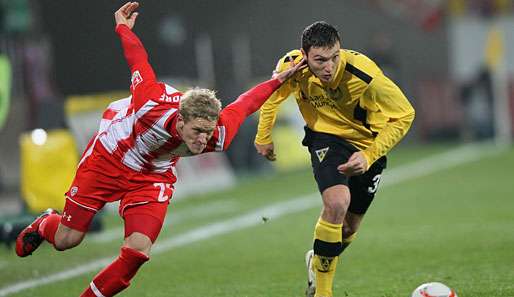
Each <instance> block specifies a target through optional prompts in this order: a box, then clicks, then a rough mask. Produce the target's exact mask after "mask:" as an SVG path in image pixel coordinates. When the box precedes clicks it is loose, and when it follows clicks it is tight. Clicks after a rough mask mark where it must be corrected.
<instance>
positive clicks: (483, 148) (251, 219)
mask: <svg viewBox="0 0 514 297" xmlns="http://www.w3.org/2000/svg"><path fill="white" fill-rule="evenodd" d="M500 151H501V149H498V148H496V147H493V146H490V145H476V144H475V145H465V146H462V147H459V148H457V149H454V150H450V151H447V152H444V153H442V154H438V155H435V156H432V157H428V158H426V159H423V160H421V161H418V162H414V163H412V164H407V165H403V166H399V167H397V168H395V169H391V170H389V171H388V173H387V176H388V178H387V182H385V183H384V185H383V186H384V187H387V186H392V185H395V184H398V183H401V182H404V181H407V180H410V179H414V178H419V177H422V176H426V175H430V174H432V173H435V172H437V171H440V170H444V169H448V168H451V167H455V166H458V165H460V164H464V163H467V162H472V161H475V160H479V159H481V158H483V157H484V156H487V155H492V154H494V153H499V152H500ZM318 196H319V194H318V193H313V194H309V195H305V196H302V197H300V198H297V199H293V200H289V201H285V202H280V203H275V204H272V205H269V206H267V207H263V208H259V209H257V210H254V211H252V212H250V213H247V214H245V215H241V216H238V217H235V218H232V219H229V220H224V221H219V222H215V223H212V224H209V225H207V226H202V227H199V228H196V229H193V230H191V231H188V232H185V233H183V234H179V235H177V236H174V237H172V238H168V239H165V240H162V241H161V242H158V243H157V244H156V245H155V246H154V247H153V248H152V254H153V255H158V254H161V253H164V252H167V251H168V250H170V249H173V248H176V247H180V246H184V245H186V244H191V243H193V242H198V241H201V240H205V239H208V238H212V237H215V236H219V235H223V234H227V233H230V232H234V231H237V230H241V229H244V228H249V227H253V226H256V225H258V224H262V216H263V215H264V216H266V217H270V218H279V217H281V216H284V215H288V214H291V213H297V212H301V211H304V210H307V209H310V208H313V207H319V206H321V201H320V199H317V197H318ZM115 257H117V255H115V256H112V257H106V258H102V259H99V260H96V261H93V262H90V263H88V264H84V265H82V266H80V267H77V268H73V269H69V270H66V271H62V272H59V273H55V274H51V275H48V276H45V277H41V278H36V279H31V280H26V281H22V282H19V283H16V284H14V285H11V286H7V287H4V288H2V289H0V296H7V295H9V294H13V293H17V292H20V291H23V290H26V289H30V288H34V287H38V286H42V285H46V284H50V283H54V282H58V281H61V280H65V279H70V278H73V277H76V276H79V275H82V274H86V273H89V272H92V271H95V270H98V269H100V268H103V267H104V266H106V265H107V264H109V263H110V262H111V261H112V260H113V259H114V258H115Z"/></svg>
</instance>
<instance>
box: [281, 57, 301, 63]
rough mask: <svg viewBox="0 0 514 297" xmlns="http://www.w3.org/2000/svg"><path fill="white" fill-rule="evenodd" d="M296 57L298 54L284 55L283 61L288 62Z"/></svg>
mask: <svg viewBox="0 0 514 297" xmlns="http://www.w3.org/2000/svg"><path fill="white" fill-rule="evenodd" d="M296 58H298V56H286V57H285V58H284V63H288V62H291V61H294V60H296Z"/></svg>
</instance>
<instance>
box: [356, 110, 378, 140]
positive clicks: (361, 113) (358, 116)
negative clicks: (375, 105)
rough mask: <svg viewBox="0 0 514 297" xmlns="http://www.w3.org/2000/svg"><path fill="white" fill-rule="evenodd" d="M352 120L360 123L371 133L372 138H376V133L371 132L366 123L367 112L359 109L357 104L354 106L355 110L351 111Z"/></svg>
mask: <svg viewBox="0 0 514 297" xmlns="http://www.w3.org/2000/svg"><path fill="white" fill-rule="evenodd" d="M353 118H354V119H356V120H359V121H361V122H362V125H363V126H364V127H366V129H368V130H369V131H370V132H371V135H373V138H375V137H377V135H378V133H377V132H375V131H373V130H371V126H370V124H369V123H368V122H367V118H368V111H367V110H365V109H364V108H362V107H360V105H359V104H358V103H357V105H355V109H354V110H353Z"/></svg>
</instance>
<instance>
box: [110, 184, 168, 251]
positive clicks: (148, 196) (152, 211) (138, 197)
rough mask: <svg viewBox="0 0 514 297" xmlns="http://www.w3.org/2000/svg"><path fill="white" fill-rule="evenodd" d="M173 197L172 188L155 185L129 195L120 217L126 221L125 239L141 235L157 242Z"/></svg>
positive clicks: (125, 198)
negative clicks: (134, 234) (136, 234)
mask: <svg viewBox="0 0 514 297" xmlns="http://www.w3.org/2000/svg"><path fill="white" fill-rule="evenodd" d="M171 195H172V190H171V187H170V188H168V187H165V186H163V187H160V186H157V187H155V186H154V184H153V183H148V185H147V186H144V187H141V188H139V189H138V190H136V191H131V192H130V193H127V195H126V196H125V197H124V198H123V199H122V201H121V203H120V215H121V216H122V217H123V220H124V221H125V238H129V237H130V236H131V235H132V234H133V233H140V234H144V235H145V236H147V237H148V238H149V239H150V241H151V242H152V243H153V242H155V240H157V237H158V236H159V233H160V231H161V229H162V225H163V223H164V219H165V218H166V211H167V209H168V205H169V199H170V198H171ZM163 196H167V198H166V199H164V198H163ZM159 197H160V198H159Z"/></svg>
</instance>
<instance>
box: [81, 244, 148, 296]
mask: <svg viewBox="0 0 514 297" xmlns="http://www.w3.org/2000/svg"><path fill="white" fill-rule="evenodd" d="M148 259H149V258H148V256H146V255H145V254H143V253H141V252H140V251H137V250H134V249H131V248H127V247H122V248H121V253H120V256H119V257H118V258H116V260H114V262H112V263H111V264H110V265H109V266H107V267H105V268H104V269H103V270H102V271H100V272H99V273H98V274H97V275H96V276H95V278H94V279H93V281H92V282H91V284H90V285H89V287H88V288H87V289H86V290H85V291H84V292H83V293H82V295H80V296H81V297H97V296H105V297H110V296H114V295H116V294H117V293H118V292H120V291H122V290H123V289H125V288H127V287H128V286H129V285H130V280H131V279H132V278H133V277H134V275H136V272H137V270H138V269H139V267H141V265H143V264H144V263H145V262H146V261H148ZM95 292H96V293H95Z"/></svg>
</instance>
